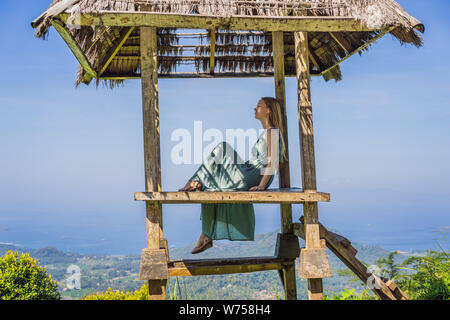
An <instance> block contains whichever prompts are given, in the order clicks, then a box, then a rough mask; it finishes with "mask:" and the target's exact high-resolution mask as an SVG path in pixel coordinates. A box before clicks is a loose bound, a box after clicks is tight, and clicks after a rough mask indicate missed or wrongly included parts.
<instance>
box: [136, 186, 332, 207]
mask: <svg viewBox="0 0 450 320" xmlns="http://www.w3.org/2000/svg"><path fill="white" fill-rule="evenodd" d="M134 199H135V200H139V201H147V202H148V203H150V202H161V203H285V204H290V203H304V202H306V201H321V202H322V201H324V202H328V201H330V194H328V193H323V192H303V191H302V190H301V189H295V188H289V189H283V188H281V189H267V190H264V191H214V192H213V191H208V192H201V191H196V192H186V191H174V192H135V193H134Z"/></svg>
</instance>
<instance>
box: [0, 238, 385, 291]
mask: <svg viewBox="0 0 450 320" xmlns="http://www.w3.org/2000/svg"><path fill="white" fill-rule="evenodd" d="M278 232H279V230H275V231H273V232H268V233H263V234H258V235H256V236H255V241H227V240H220V241H215V242H214V247H213V248H211V249H208V250H206V251H204V252H202V253H200V254H197V255H192V254H191V253H190V252H191V250H192V248H193V247H194V246H195V243H194V242H193V243H190V244H188V245H186V246H185V247H183V248H171V249H170V251H169V254H170V258H171V259H194V258H195V259H202V258H203V259H205V258H225V257H243V256H248V257H252V256H271V255H273V254H274V251H275V242H276V238H277V233H278ZM352 245H353V246H354V247H355V248H356V249H357V250H358V254H357V257H358V258H359V259H360V260H361V261H363V262H365V263H369V264H371V263H374V262H375V261H376V260H377V259H378V258H380V257H382V256H387V254H388V253H389V252H388V251H387V250H385V249H383V248H381V247H378V246H367V245H363V244H357V243H352ZM300 246H301V247H304V242H303V240H300ZM7 250H16V251H19V252H28V253H29V254H30V256H31V257H33V258H35V259H37V260H38V261H39V264H40V265H42V266H45V268H46V270H47V271H48V272H49V273H50V274H51V275H52V278H53V279H54V280H56V281H58V284H59V288H60V291H61V292H62V295H63V297H64V298H66V299H77V298H80V297H82V296H83V295H85V294H90V293H93V292H98V291H105V290H106V289H108V288H112V289H113V290H123V291H133V290H136V289H138V288H140V287H141V286H142V285H143V284H144V283H145V282H144V281H140V280H138V278H139V276H138V273H139V264H140V256H139V255H126V256H107V255H98V254H90V255H82V254H77V253H71V252H63V251H61V250H58V249H57V248H53V247H44V248H40V249H30V248H24V247H18V246H15V245H12V244H0V254H1V255H3V254H4V253H5V252H6V251H7ZM328 256H329V260H330V265H331V268H332V270H333V273H334V276H333V277H331V278H326V279H324V282H323V283H324V291H325V293H326V294H329V295H330V294H331V295H332V294H333V292H339V291H342V290H343V289H344V288H357V289H360V288H361V284H362V283H360V282H355V283H349V281H348V280H349V279H350V278H349V277H344V276H338V275H336V270H338V269H343V268H346V267H345V266H344V264H343V263H342V262H340V261H339V260H338V259H337V258H336V257H335V256H334V255H333V254H332V253H331V252H330V251H328ZM71 264H76V265H77V266H79V267H80V268H81V287H82V288H81V290H68V289H67V288H66V285H65V279H66V278H67V277H68V274H67V273H66V271H67V268H68V267H69V266H70V265H71ZM175 286H176V287H177V291H176V294H177V296H178V297H180V296H181V297H182V298H183V299H205V298H208V299H225V300H226V299H273V298H276V297H277V295H278V296H281V295H282V291H283V290H282V287H281V282H280V280H279V276H278V272H276V271H263V272H256V273H247V274H231V275H214V276H201V277H178V278H171V279H170V280H169V282H168V290H167V292H168V296H170V295H174V294H175ZM306 287H307V284H306V281H305V280H303V279H298V280H297V292H298V298H299V299H306V293H307V288H306Z"/></svg>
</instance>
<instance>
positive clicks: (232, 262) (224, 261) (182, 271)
mask: <svg viewBox="0 0 450 320" xmlns="http://www.w3.org/2000/svg"><path fill="white" fill-rule="evenodd" d="M293 260H295V259H290V258H278V257H245V258H221V259H202V260H172V261H169V276H170V277H176V276H199V275H213V274H230V273H245V272H257V271H266V270H281V269H283V267H284V266H286V265H289V264H292V261H293Z"/></svg>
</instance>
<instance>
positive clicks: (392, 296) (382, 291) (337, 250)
mask: <svg viewBox="0 0 450 320" xmlns="http://www.w3.org/2000/svg"><path fill="white" fill-rule="evenodd" d="M301 221H303V219H301ZM319 225H320V230H319V234H320V237H321V239H324V240H325V242H326V246H327V247H328V249H330V251H332V252H333V253H334V254H335V255H336V256H337V257H338V258H339V259H340V260H341V261H342V262H343V263H344V264H345V265H346V266H347V267H348V268H349V269H350V270H351V271H352V272H353V273H355V274H356V275H357V276H358V278H359V279H361V281H363V282H364V283H365V284H366V285H367V286H369V288H370V289H371V290H372V291H373V292H374V293H375V294H376V295H377V296H378V297H379V298H380V299H382V300H407V299H408V297H407V295H406V294H405V293H404V292H403V291H401V290H400V288H398V287H397V285H396V284H395V283H394V282H392V281H390V280H387V279H386V281H387V282H386V281H384V279H381V278H380V277H378V276H377V275H375V274H373V273H372V272H370V271H369V270H368V269H367V267H366V266H365V265H364V264H362V263H361V262H360V261H359V260H358V259H357V258H356V257H355V254H356V252H357V251H356V249H355V248H354V247H353V246H352V245H351V242H350V241H349V240H348V239H346V238H345V237H342V236H340V235H336V234H335V233H333V232H330V231H328V230H327V229H326V228H325V227H324V226H323V225H322V224H319ZM304 227H305V226H304V224H302V223H294V234H295V235H297V236H298V237H300V238H302V239H304V238H305V232H304Z"/></svg>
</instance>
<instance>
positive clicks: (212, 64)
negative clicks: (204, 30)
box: [209, 29, 216, 74]
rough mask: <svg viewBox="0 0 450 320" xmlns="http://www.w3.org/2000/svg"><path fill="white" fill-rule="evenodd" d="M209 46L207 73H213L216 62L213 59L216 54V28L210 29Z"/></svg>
mask: <svg viewBox="0 0 450 320" xmlns="http://www.w3.org/2000/svg"><path fill="white" fill-rule="evenodd" d="M210 43H211V46H210V49H209V73H210V74H214V69H215V66H216V62H215V60H214V58H215V55H216V29H211V41H210Z"/></svg>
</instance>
